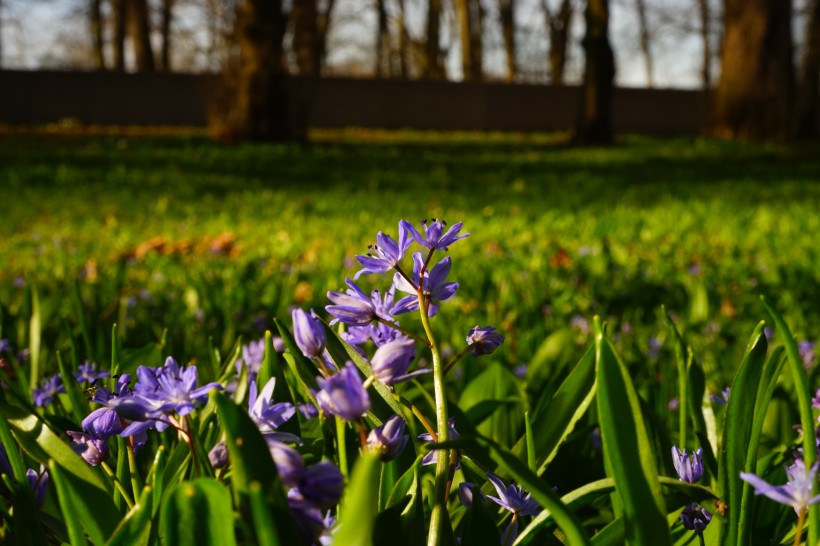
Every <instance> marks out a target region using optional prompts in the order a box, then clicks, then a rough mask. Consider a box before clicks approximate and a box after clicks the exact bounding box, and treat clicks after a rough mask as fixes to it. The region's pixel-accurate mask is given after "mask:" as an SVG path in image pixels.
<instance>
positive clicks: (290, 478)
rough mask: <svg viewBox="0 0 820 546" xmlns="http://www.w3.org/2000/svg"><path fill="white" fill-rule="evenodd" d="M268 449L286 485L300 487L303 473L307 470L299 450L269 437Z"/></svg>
mask: <svg viewBox="0 0 820 546" xmlns="http://www.w3.org/2000/svg"><path fill="white" fill-rule="evenodd" d="M267 441H268V450H270V454H271V457H273V462H274V463H276V471H277V472H279V477H280V478H281V479H282V483H283V484H284V485H285V486H286V487H298V485H299V482H300V480H301V479H302V474H303V473H304V471H305V461H304V460H303V459H302V455H300V454H299V452H298V451H296V450H295V449H293V448H292V447H290V446H289V445H287V444H283V443H282V442H279V441H277V440H275V439H272V438H268V439H267Z"/></svg>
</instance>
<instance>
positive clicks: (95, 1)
mask: <svg viewBox="0 0 820 546" xmlns="http://www.w3.org/2000/svg"><path fill="white" fill-rule="evenodd" d="M88 15H89V25H90V30H91V48H92V51H93V55H94V68H96V69H97V70H105V51H104V49H103V48H104V43H103V28H102V0H91V2H90V4H89V6H88Z"/></svg>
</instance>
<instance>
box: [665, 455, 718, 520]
mask: <svg viewBox="0 0 820 546" xmlns="http://www.w3.org/2000/svg"><path fill="white" fill-rule="evenodd" d="M672 464H673V465H674V466H675V472H677V473H678V477H679V478H680V480H681V481H684V482H687V483H696V482H699V481H700V479H701V478H702V477H703V448H700V447H699V448H698V449H697V450H696V451H695V452H693V453H691V454H688V455H687V453H686V449H684V450H683V451H681V450H680V449H678V447H677V446H672ZM680 519H681V522H682V523H683V526H684V527H685V528H687V529H689V530H690V531H694V532H695V533H697V534H698V535H700V534H702V533H703V530H704V529H706V526H707V525H708V524H709V522H710V521H712V514H711V513H710V512H709V510H707V509H706V508H704V507H702V506H700V505H699V504H697V503H692V504H690V505H688V506H687V507H686V508H684V509H683V512H681V514H680Z"/></svg>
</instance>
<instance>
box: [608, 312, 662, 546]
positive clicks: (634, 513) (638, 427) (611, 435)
mask: <svg viewBox="0 0 820 546" xmlns="http://www.w3.org/2000/svg"><path fill="white" fill-rule="evenodd" d="M595 360H596V362H597V369H598V371H597V374H598V419H599V423H600V427H601V439H602V441H603V447H604V458H605V459H606V461H607V463H608V465H609V467H608V468H609V469H611V472H612V477H613V478H614V479H615V486H616V489H617V491H618V494H619V496H620V498H621V501H622V504H623V511H624V517H625V518H626V537H627V543H630V544H635V545H646V546H662V545H664V544H667V545H671V536H670V534H669V527H668V525H667V522H666V515H665V514H666V508H665V506H664V502H663V497H662V496H661V494H660V483H659V482H658V470H657V468H656V466H655V456H654V454H653V452H652V444H651V443H650V441H649V438H648V435H647V432H646V426H645V425H644V422H643V416H642V412H641V406H640V402H639V400H638V395H637V393H636V392H635V387H634V386H633V385H632V380H631V378H630V376H629V372H628V371H627V370H626V367H625V366H624V365H623V364H622V363H621V361H620V359H619V358H618V357H617V355H616V354H615V351H614V349H613V348H612V346H611V345H610V343H609V340H607V339H606V337H605V336H604V332H603V327H602V326H601V322H600V319H598V317H595Z"/></svg>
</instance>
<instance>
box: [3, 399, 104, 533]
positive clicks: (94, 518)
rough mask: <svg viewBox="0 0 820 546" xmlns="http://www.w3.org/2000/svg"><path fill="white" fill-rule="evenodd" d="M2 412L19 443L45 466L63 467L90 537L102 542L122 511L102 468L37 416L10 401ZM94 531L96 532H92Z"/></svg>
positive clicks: (63, 473)
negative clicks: (87, 460) (96, 466)
mask: <svg viewBox="0 0 820 546" xmlns="http://www.w3.org/2000/svg"><path fill="white" fill-rule="evenodd" d="M0 415H2V417H3V418H4V419H5V420H6V421H7V422H8V425H9V428H10V430H11V433H12V434H13V435H14V438H15V439H16V440H17V443H18V444H19V445H20V446H21V447H22V448H23V449H25V450H26V451H27V452H28V453H29V455H31V456H32V457H33V458H34V459H36V460H37V461H39V462H40V464H43V465H49V464H50V463H49V460H51V459H53V460H54V464H57V465H59V466H60V471H62V472H61V475H63V476H64V477H65V480H66V482H67V483H68V484H69V486H70V487H71V488H72V491H73V494H75V495H76V497H77V499H79V500H78V504H77V506H76V507H75V508H76V510H77V512H78V513H79V514H80V516H81V517H82V519H83V524H84V527H85V529H86V531H88V533H89V536H91V537H92V540H93V541H94V542H95V543H99V544H102V543H103V542H104V541H105V540H104V539H105V537H108V536H109V535H110V534H111V532H112V531H113V530H114V527H115V526H116V523H117V521H119V519H120V514H119V512H118V511H117V509H116V508H115V506H114V502H113V501H112V494H111V490H110V486H108V485H107V482H105V481H103V478H102V477H101V476H100V474H99V471H98V470H97V469H95V468H92V467H90V466H88V464H86V462H85V461H84V460H83V459H82V458H81V457H80V456H79V455H77V454H76V453H74V451H73V450H72V449H71V447H69V445H68V444H67V443H66V442H64V441H63V440H62V439H61V438H60V437H59V436H57V435H56V434H55V433H54V432H52V430H51V429H50V428H49V427H48V425H46V424H45V422H43V421H42V420H41V419H40V418H39V417H38V416H37V415H33V414H31V413H28V412H26V411H25V410H22V409H20V408H17V407H13V406H10V405H8V404H0ZM92 531H93V533H94V534H92Z"/></svg>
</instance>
